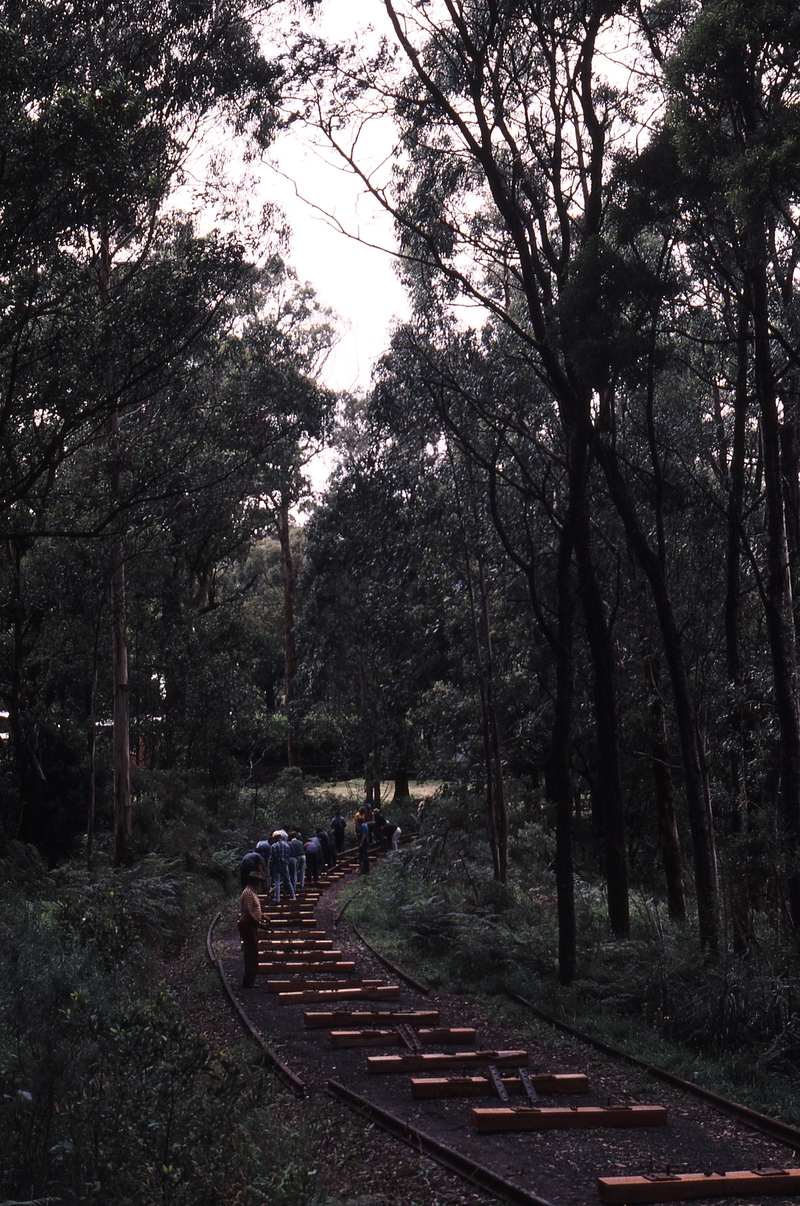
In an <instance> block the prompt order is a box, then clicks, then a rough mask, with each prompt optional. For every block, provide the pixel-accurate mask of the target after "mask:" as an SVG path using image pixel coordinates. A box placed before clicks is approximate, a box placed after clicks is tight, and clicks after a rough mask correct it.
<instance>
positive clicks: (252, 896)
mask: <svg viewBox="0 0 800 1206" xmlns="http://www.w3.org/2000/svg"><path fill="white" fill-rule="evenodd" d="M263 886H264V876H263V875H262V874H261V872H260V871H251V872H250V873H249V875H248V878H247V885H246V887H245V888H244V890H243V892H242V895H241V899H240V900H239V920H238V921H237V923H236V924H237V926H238V929H239V935H240V937H241V939H242V953H243V955H244V976H243V977H242V988H255V986H256V976H257V975H258V931H259V929H261V928H262V927H263V928H265V923H264V920H263V915H262V913H261V901H260V900H259V898H258V889H259V887H262V888H263Z"/></svg>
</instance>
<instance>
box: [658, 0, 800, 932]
mask: <svg viewBox="0 0 800 1206" xmlns="http://www.w3.org/2000/svg"><path fill="white" fill-rule="evenodd" d="M663 15H664V14H663V13H662V14H661V16H662V17H663ZM657 18H658V14H656V20H654V22H653V25H652V28H651V34H652V44H653V46H654V47H655V48H656V50H657V52H658V54H659V57H660V58H661V60H662V63H663V71H664V87H665V92H666V97H667V100H668V107H667V110H666V115H665V117H664V120H663V122H662V124H661V126H660V128H659V129H658V130H657V132H656V134H655V137H654V138H653V139H652V141H651V143H650V145H649V146H648V147H646V148H645V150H644V152H643V154H642V155H641V156H640V158H639V160H638V162H637V163H636V170H638V171H640V172H641V175H640V177H639V179H640V181H643V182H644V181H646V187H645V190H644V191H645V192H646V193H647V194H648V196H649V198H650V208H649V217H650V218H652V216H653V214H654V212H656V211H659V210H660V212H661V213H662V214H666V213H667V212H669V213H670V214H671V216H672V220H673V222H675V223H676V224H677V227H676V228H677V229H678V231H679V234H678V236H677V241H679V242H681V243H682V247H681V248H680V253H681V254H682V255H684V256H685V257H686V258H688V259H689V261H690V263H691V264H692V267H693V269H694V272H695V273H696V276H695V280H696V281H703V282H706V283H708V284H710V285H711V289H712V290H713V291H715V297H716V301H715V302H714V301H712V304H711V306H710V307H709V309H712V308H713V307H714V306H716V310H717V313H718V314H720V316H721V318H720V321H718V322H717V324H716V327H715V329H714V330H713V331H711V332H709V333H708V335H707V339H708V345H709V346H716V347H717V348H720V347H722V348H724V353H725V355H726V356H727V365H725V364H720V365H719V367H718V369H717V372H716V374H715V375H713V376H712V377H711V379H710V381H711V384H710V387H709V390H708V392H709V393H710V394H713V396H714V408H715V410H716V413H717V417H718V421H717V428H718V430H719V431H720V432H721V433H722V437H723V438H722V441H721V446H720V456H719V464H720V465H721V466H722V469H721V474H722V477H723V478H724V482H725V486H726V489H727V497H728V553H727V569H726V573H727V584H728V585H727V592H726V602H725V616H726V652H727V664H728V672H729V678H730V682H731V684H732V686H733V689H734V692H735V694H736V697H737V699H738V702H737V704H736V706H735V708H734V709H733V711H732V715H731V723H732V726H733V728H734V730H735V731H736V730H738V736H736V737H735V740H736V742H737V744H738V747H739V749H740V751H741V752H740V753H739V754H738V755H737V757H736V758H735V759H734V761H733V763H732V778H733V780H734V784H735V785H736V787H735V789H734V790H735V793H736V794H737V796H738V801H739V803H738V804H737V805H736V807H735V810H734V820H735V821H736V823H737V824H738V823H740V822H739V821H738V820H737V817H738V815H739V813H740V811H741V801H742V800H743V798H744V797H746V796H747V795H748V794H752V790H753V784H752V782H751V784H750V786H749V787H748V784H747V782H746V777H745V772H744V770H743V766H744V762H745V759H744V757H743V756H742V754H743V749H742V747H743V743H745V742H746V741H747V740H748V738H747V737H746V730H747V729H748V727H750V726H751V720H752V716H751V717H750V718H748V714H747V713H748V705H747V701H746V699H744V694H745V690H746V688H745V683H744V679H745V678H746V677H747V676H752V674H753V673H754V672H757V669H756V665H755V664H754V661H753V659H752V655H751V660H750V665H749V666H747V667H743V659H742V649H741V644H742V619H741V609H740V599H741V595H742V592H741V588H740V549H742V548H744V549H745V551H746V553H747V558H748V562H749V573H750V574H751V575H752V577H753V579H754V581H755V583H756V586H757V589H758V592H759V594H760V597H761V602H762V605H763V610H764V619H765V623H766V635H767V642H768V646H769V650H770V663H771V668H772V692H773V698H774V707H775V714H776V717H777V722H778V728H779V732H780V772H779V778H780V792H779V798H780V812H781V818H782V830H783V834H784V840H785V852H786V857H787V864H788V874H787V877H786V883H787V896H788V903H789V910H790V914H791V917H792V919H793V923H794V925H795V927H796V926H797V924H798V918H800V876H799V875H798V873H797V870H796V866H797V853H798V850H799V849H800V711H799V709H798V688H797V655H796V640H797V622H796V615H795V607H796V604H795V596H796V591H795V586H796V582H797V564H798V558H797V523H796V515H797V513H798V489H799V488H798V460H797V454H796V448H795V432H796V426H797V404H796V399H797V396H798V395H797V380H798V375H797V363H798V330H797V323H796V301H795V292H796V285H797V255H798V246H799V244H798V224H797V203H798V190H799V189H800V175H798V170H797V161H798V139H799V138H800V121H799V120H798V115H799V114H800V105H799V103H798V102H799V101H800V97H799V95H798V85H797V78H798V59H799V56H800V39H799V38H798V27H797V15H796V11H795V6H794V5H792V4H788V3H779V4H769V5H768V4H763V3H756V4H751V5H747V6H744V5H741V4H738V3H729V2H727V0H713V2H712V3H707V4H703V5H702V6H690V5H687V6H685V7H680V8H679V9H678V10H676V12H675V13H673V14H672V18H671V19H669V20H667V21H664V22H662V21H660V20H658V19H657ZM654 169H655V172H657V177H656V175H654ZM641 195H642V193H641V192H640V193H639V196H640V197H641ZM696 288H697V292H698V294H701V293H702V285H700V284H698V285H697V286H696ZM709 292H710V290H708V289H707V290H706V295H707V296H708V293H709ZM695 310H696V307H695ZM726 413H727V414H729V415H730V416H731V427H732V431H731V435H730V437H728V436H727V435H726V434H725V418H726ZM754 421H755V422H757V425H758V448H757V449H756V450H755V452H754V453H751V454H750V455H748V447H747V446H748V442H749V443H751V444H752V442H753V435H752V433H753V431H754V426H755V424H754ZM728 438H730V454H729V458H728V450H727V446H726V445H727V440H728ZM762 482H763V494H762ZM760 500H761V501H763V507H764V521H765V522H764V530H763V535H762V533H761V532H760V531H759V530H758V528H757V527H756V526H754V525H753V523H752V521H751V517H752V516H753V514H754V510H755V509H756V508H758V506H759V501H760Z"/></svg>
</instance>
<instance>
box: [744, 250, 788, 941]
mask: <svg viewBox="0 0 800 1206" xmlns="http://www.w3.org/2000/svg"><path fill="white" fill-rule="evenodd" d="M763 243H764V234H763V228H762V229H760V230H754V231H753V233H751V237H750V244H751V246H750V267H749V269H748V273H747V280H748V287H749V301H750V305H751V311H752V316H753V336H754V349H755V353H754V369H755V372H754V379H755V390H756V399H757V402H758V409H759V417H760V423H761V447H762V453H763V458H764V501H765V511H766V525H765V526H766V538H767V539H766V575H765V589H764V607H765V616H766V624H767V635H768V639H769V645H770V652H771V655H772V678H773V687H774V692H775V711H776V714H777V717H778V725H779V729H780V735H781V754H780V759H781V787H780V807H781V820H782V828H783V837H784V857H785V859H786V861H787V864H788V866H789V872H788V874H787V877H786V885H787V899H788V903H789V912H790V916H791V918H792V922H793V924H794V926H795V929H796V930H797V929H800V871H798V870H797V868H796V861H797V856H798V853H800V714H799V713H798V700H797V653H796V644H795V631H794V614H793V607H792V582H791V574H790V568H789V554H788V547H787V539H786V521H785V514H784V506H783V483H782V480H781V455H780V423H779V419H778V406H777V398H776V391H775V376H774V370H773V365H772V349H771V335H770V327H769V302H768V293H767V275H766V253H765V251H764V247H763Z"/></svg>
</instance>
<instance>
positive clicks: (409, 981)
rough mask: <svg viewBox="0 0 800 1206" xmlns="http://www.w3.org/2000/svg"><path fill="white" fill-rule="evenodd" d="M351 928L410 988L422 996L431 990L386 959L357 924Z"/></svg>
mask: <svg viewBox="0 0 800 1206" xmlns="http://www.w3.org/2000/svg"><path fill="white" fill-rule="evenodd" d="M352 899H353V898H352V896H351V897H350V900H352ZM347 903H348V904H349V903H350V901H348V902H347ZM346 907H347V906H345V908H346ZM342 912H344V910H342ZM340 916H341V914H340ZM353 929H354V930H355V932H356V934H357V935H358V937H359V938H360V939H361V941H362V942H363V943H364V946H366V947H368V949H369V950H371V951H372V953H373V955H374V956H375V958H376V959H378V960H380V962H381V963H382V964H383V965H384V967H388V968H389V971H390V972H394V974H395V975H396V976H399V977H400V979H401V980H405V982H406V984H409V985H410V986H411V988H414V989H416V991H417V992H421V993H422V994H423V996H426V997H427V995H428V993H429V992H430V991H431V990H430V988H429V987H428V985H427V984H420V982H419V980H415V979H414V978H413V976H409V974H408V972H404V971H403V969H402V968H400V967H398V966H397V965H396V964H394V963H392V961H391V959H387V958H386V956H385V955H382V954H381V952H380V951H379V950H377V949H376V948H375V947H374V946H373V945H372V943H371V942H369V941H368V940H367V939H366V938H365V937H364V935H363V934H362V933H361V930H360V929H359V928H358V926H357V925H354V926H353Z"/></svg>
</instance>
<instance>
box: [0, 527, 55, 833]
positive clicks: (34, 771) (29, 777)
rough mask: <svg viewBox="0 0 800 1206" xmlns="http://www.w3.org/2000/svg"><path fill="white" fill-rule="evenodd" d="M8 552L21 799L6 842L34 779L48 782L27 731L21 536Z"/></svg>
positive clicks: (12, 710) (12, 711) (14, 738)
mask: <svg viewBox="0 0 800 1206" xmlns="http://www.w3.org/2000/svg"><path fill="white" fill-rule="evenodd" d="M7 549H8V556H9V560H10V562H11V574H12V586H11V607H10V611H11V616H12V625H13V646H12V650H13V651H12V657H11V674H10V691H9V697H8V729H9V735H10V737H11V744H12V748H13V750H14V764H15V768H16V777H17V799H16V808H15V810H14V817H13V820H12V821H11V823H10V825H8V826H5V825H4V827H3V828H4V832H3V838H4V841H3V845H5V839H6V838H12V839H14V838H18V837H19V836H20V833H21V832H22V830H23V826H24V825H25V822H26V820H27V813H28V806H29V804H30V798H31V796H32V795H33V782H34V780H36V779H38V781H39V782H40V783H44V782H45V774H44V771H43V770H42V767H41V765H40V763H39V760H38V758H37V757H36V751H35V750H34V748H33V746H32V745H31V743H30V741H29V740H28V737H27V735H26V733H25V722H24V719H23V713H24V698H23V696H24V692H23V682H24V676H25V644H24V638H25V604H24V602H23V599H22V559H23V556H24V553H25V549H24V548H23V546H22V544H21V543H20V541H19V540H13V539H12V540H9V541H8V544H7Z"/></svg>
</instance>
